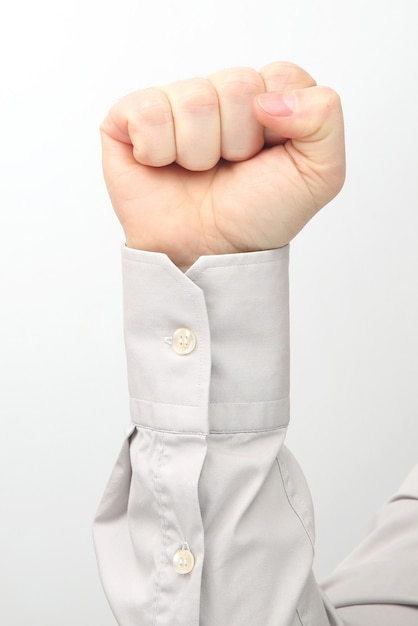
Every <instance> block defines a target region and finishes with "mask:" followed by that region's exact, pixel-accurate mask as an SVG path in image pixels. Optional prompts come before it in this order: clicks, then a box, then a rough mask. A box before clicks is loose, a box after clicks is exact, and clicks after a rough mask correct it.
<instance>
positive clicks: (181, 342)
mask: <svg viewBox="0 0 418 626" xmlns="http://www.w3.org/2000/svg"><path fill="white" fill-rule="evenodd" d="M171 345H172V346H173V350H175V352H177V354H190V352H193V350H194V349H195V347H196V335H195V334H194V332H193V331H192V330H189V329H188V328H178V329H177V330H176V332H175V333H174V335H173V338H172V343H171Z"/></svg>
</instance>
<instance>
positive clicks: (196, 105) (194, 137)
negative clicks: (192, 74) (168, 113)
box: [162, 78, 221, 171]
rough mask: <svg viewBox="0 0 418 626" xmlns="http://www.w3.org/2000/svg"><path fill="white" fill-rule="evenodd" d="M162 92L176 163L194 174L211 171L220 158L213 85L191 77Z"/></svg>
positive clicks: (217, 106) (204, 80) (169, 86)
mask: <svg viewBox="0 0 418 626" xmlns="http://www.w3.org/2000/svg"><path fill="white" fill-rule="evenodd" d="M162 89H163V90H164V93H165V94H166V96H167V98H168V100H169V102H170V105H171V110H172V113H173V119H174V128H175V142H176V162H177V163H178V164H179V165H181V166H182V167H184V168H186V169H188V170H193V171H203V170H208V169H211V168H212V167H214V166H215V165H216V163H217V162H218V161H219V159H220V155H221V141H220V115H219V102H218V96H217V94H216V91H215V89H214V87H213V85H212V84H211V82H210V81H209V80H207V79H204V78H194V79H191V80H185V81H180V82H177V83H173V84H171V85H168V86H167V87H163V88H162Z"/></svg>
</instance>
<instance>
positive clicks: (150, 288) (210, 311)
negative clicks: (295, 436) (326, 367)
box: [122, 246, 289, 434]
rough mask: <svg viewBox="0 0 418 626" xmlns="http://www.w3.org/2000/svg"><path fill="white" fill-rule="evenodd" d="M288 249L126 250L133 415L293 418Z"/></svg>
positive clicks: (177, 428)
mask: <svg viewBox="0 0 418 626" xmlns="http://www.w3.org/2000/svg"><path fill="white" fill-rule="evenodd" d="M288 256H289V255H288V246H286V247H285V248H279V249H276V250H268V251H261V252H250V253H243V254H228V255H214V256H203V257H200V258H199V259H198V260H197V261H196V263H195V264H194V265H193V266H192V267H191V268H190V269H189V270H188V271H187V272H186V273H183V272H182V271H181V270H179V269H178V268H177V267H176V266H175V265H174V264H173V263H172V262H171V261H170V259H169V258H168V257H167V256H166V255H165V254H161V253H156V252H145V251H140V250H133V249H130V248H127V247H126V246H124V247H122V264H123V289H124V326H125V343H126V354H127V365H128V384H129V395H130V407H131V417H132V421H133V422H134V423H135V424H137V425H140V426H145V427H152V428H157V429H160V430H167V431H173V432H190V433H202V434H206V433H209V432H234V431H237V432H245V431H254V430H269V429H275V428H280V427H284V426H286V425H287V423H288V420H289V312H288V309H289V306H288Z"/></svg>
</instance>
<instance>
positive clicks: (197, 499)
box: [94, 247, 418, 626]
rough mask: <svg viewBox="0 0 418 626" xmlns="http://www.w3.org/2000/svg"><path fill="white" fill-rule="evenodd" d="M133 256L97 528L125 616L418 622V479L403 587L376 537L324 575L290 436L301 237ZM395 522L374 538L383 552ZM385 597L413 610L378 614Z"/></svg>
mask: <svg viewBox="0 0 418 626" xmlns="http://www.w3.org/2000/svg"><path fill="white" fill-rule="evenodd" d="M122 257H123V279H124V311H125V338H126V352H127V364H128V381H129V394H130V408H131V419H132V423H131V424H130V426H129V428H128V430H127V434H126V438H125V440H124V443H123V446H122V450H121V453H120V455H119V458H118V460H117V463H116V465H115V468H114V470H113V473H112V475H111V478H110V480H109V483H108V485H107V488H106V490H105V493H104V495H103V498H102V501H101V504H100V507H99V510H98V512H97V517H96V520H95V525H94V539H95V546H96V553H97V559H98V565H99V571H100V575H101V579H102V583H103V586H104V589H105V592H106V594H107V597H108V599H109V603H110V606H111V608H112V610H113V613H114V615H115V618H116V620H117V623H118V624H119V625H120V626H300V625H303V626H308V625H309V626H347V625H350V626H351V625H352V626H356V625H358V626H360V625H362V624H364V626H366V625H367V626H374V625H375V624H376V626H377V624H379V626H386V623H387V625H388V626H389V624H392V623H393V624H394V625H395V624H396V626H398V625H399V626H401V623H402V625H408V626H409V625H412V624H415V625H418V613H417V612H416V610H415V608H414V607H413V605H416V603H417V602H418V559H417V555H418V546H417V537H418V530H417V528H416V527H417V524H418V507H417V501H418V493H417V485H418V477H417V476H416V475H415V478H412V479H411V481H412V488H413V489H415V491H414V492H413V493H414V495H413V497H410V495H408V496H407V500H411V501H413V503H414V504H413V507H414V508H413V510H411V512H410V518H409V524H410V527H409V536H410V542H413V543H414V545H413V546H410V547H413V548H414V550H415V552H414V557H415V558H414V559H413V564H412V566H411V568H410V569H409V570H408V572H407V573H408V574H409V575H410V576H413V582H412V581H410V583H409V586H408V585H406V584H405V585H404V581H405V578H406V575H405V573H404V574H403V575H402V567H403V566H402V563H399V567H397V568H396V567H395V569H393V567H392V565H391V564H390V559H394V560H396V559H398V557H399V551H400V550H401V548H400V547H399V546H398V547H396V546H395V545H393V542H392V543H391V544H390V545H391V546H392V547H393V550H392V553H391V554H389V553H388V554H387V557H388V558H389V565H388V566H387V567H383V570H384V571H385V572H387V571H389V572H390V573H391V575H392V578H391V579H390V580H391V583H390V585H389V586H390V588H391V593H388V589H387V585H386V586H385V585H384V586H383V587H382V586H381V584H380V583H379V575H378V572H380V571H381V570H382V567H381V564H380V563H379V565H378V566H377V565H376V563H373V559H372V558H371V555H370V548H368V544H367V540H366V542H365V546H364V547H363V548H361V547H360V548H359V552H358V553H356V554H354V555H353V556H352V557H351V558H349V559H348V560H347V562H346V563H344V564H342V566H341V568H340V569H339V570H338V571H337V572H336V573H335V574H334V576H333V577H332V578H331V579H330V580H329V581H327V582H326V584H325V587H324V588H325V591H324V590H323V589H322V588H321V587H320V586H318V585H317V583H316V581H315V579H314V576H313V573H312V560H313V545H314V522H313V510H312V503H311V498H310V494H309V489H308V487H307V485H306V481H305V478H304V476H303V474H302V472H301V470H300V468H299V466H298V464H297V462H296V460H295V459H294V457H293V456H292V455H291V453H290V452H289V450H288V449H287V448H286V447H285V445H284V440H285V436H286V429H287V426H288V422H289V315H288V248H281V249H278V250H271V251H265V252H254V253H247V254H232V255H221V256H207V257H201V258H200V259H198V260H197V261H196V263H195V264H194V265H193V266H192V267H191V268H190V269H189V270H188V271H187V272H186V273H183V272H181V271H180V270H179V269H178V268H177V267H176V266H174V265H173V264H172V263H171V261H170V260H169V259H168V257H167V256H166V255H164V254H158V253H150V252H142V251H137V250H131V249H128V248H126V247H124V248H123V250H122ZM406 493H407V494H410V493H411V486H410V487H408V488H407V490H406ZM404 500H405V498H402V497H401V496H399V497H398V502H401V501H404ZM388 506H389V505H388ZM411 508H412V507H411ZM391 510H392V511H393V509H391ZM395 517H396V513H395ZM406 517H408V515H407V512H403V513H402V519H404V520H406ZM387 519H388V515H386V514H385V513H383V519H382V520H380V521H378V522H377V529H378V530H377V531H376V530H375V531H374V533H375V535H374V537H375V539H372V543H373V542H374V547H372V548H371V552H372V556H373V554H374V555H376V554H377V560H378V561H379V559H380V556H381V552H382V550H383V552H385V550H386V552H388V550H389V546H388V542H387V536H386V535H385V531H383V535H382V536H381V537H380V538H379V536H378V534H379V532H380V530H379V529H381V528H383V527H384V526H385V523H386V522H387ZM405 523H407V522H406V521H405ZM388 524H389V526H390V522H388ZM392 526H393V525H392ZM395 527H396V521H395ZM387 532H389V533H396V528H393V527H392V528H389V529H388V531H387ZM376 533H377V534H376ZM372 534H373V533H372ZM372 534H371V535H370V537H372ZM391 536H392V535H391ZM370 537H369V539H370ZM389 543H390V542H389ZM376 544H377V545H376ZM389 552H390V550H389ZM385 554H386V553H385ZM402 555H403V556H405V554H404V553H402ZM385 558H386V557H385ZM382 604H387V605H388V606H387V607H385V609H387V608H388V610H389V611H390V610H392V608H393V607H395V608H399V611H400V610H402V611H405V613H404V617H403V618H402V619H403V621H402V622H396V621H395V622H385V621H384V619H380V618H379V617H373V616H372V617H371V618H370V615H368V614H367V611H369V610H370V605H373V606H372V608H373V607H374V609H375V611H378V610H380V608H379V607H381V605H382ZM396 605H402V606H400V607H396ZM353 609H354V610H355V611H357V612H354V613H353ZM361 611H363V612H364V611H366V613H364V616H365V617H364V621H355V620H359V619H363V618H362V617H361V615H362V613H361ZM399 611H398V613H397V615H398V617H399V615H400V613H399ZM376 615H377V613H376V612H375V616H376ZM384 615H385V616H387V615H388V612H387V611H386V612H385V614H384ZM353 619H354V621H350V620H353ZM373 619H374V620H375V621H372V620H373ZM407 620H410V621H407Z"/></svg>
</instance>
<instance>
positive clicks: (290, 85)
mask: <svg viewBox="0 0 418 626" xmlns="http://www.w3.org/2000/svg"><path fill="white" fill-rule="evenodd" d="M260 75H261V77H262V78H263V81H264V85H265V91H281V92H284V91H293V90H295V89H305V88H307V87H314V86H315V85H316V83H315V80H314V79H313V78H312V76H311V75H310V74H308V72H306V71H305V70H304V69H302V68H301V67H299V66H298V65H295V64H294V63H289V62H287V61H276V62H274V63H269V64H268V65H265V66H264V67H262V68H261V70H260ZM286 139H287V137H283V136H281V135H278V134H277V133H276V132H274V130H271V129H269V128H266V129H265V132H264V140H265V145H266V146H274V145H279V144H282V143H284V142H285V141H286Z"/></svg>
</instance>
